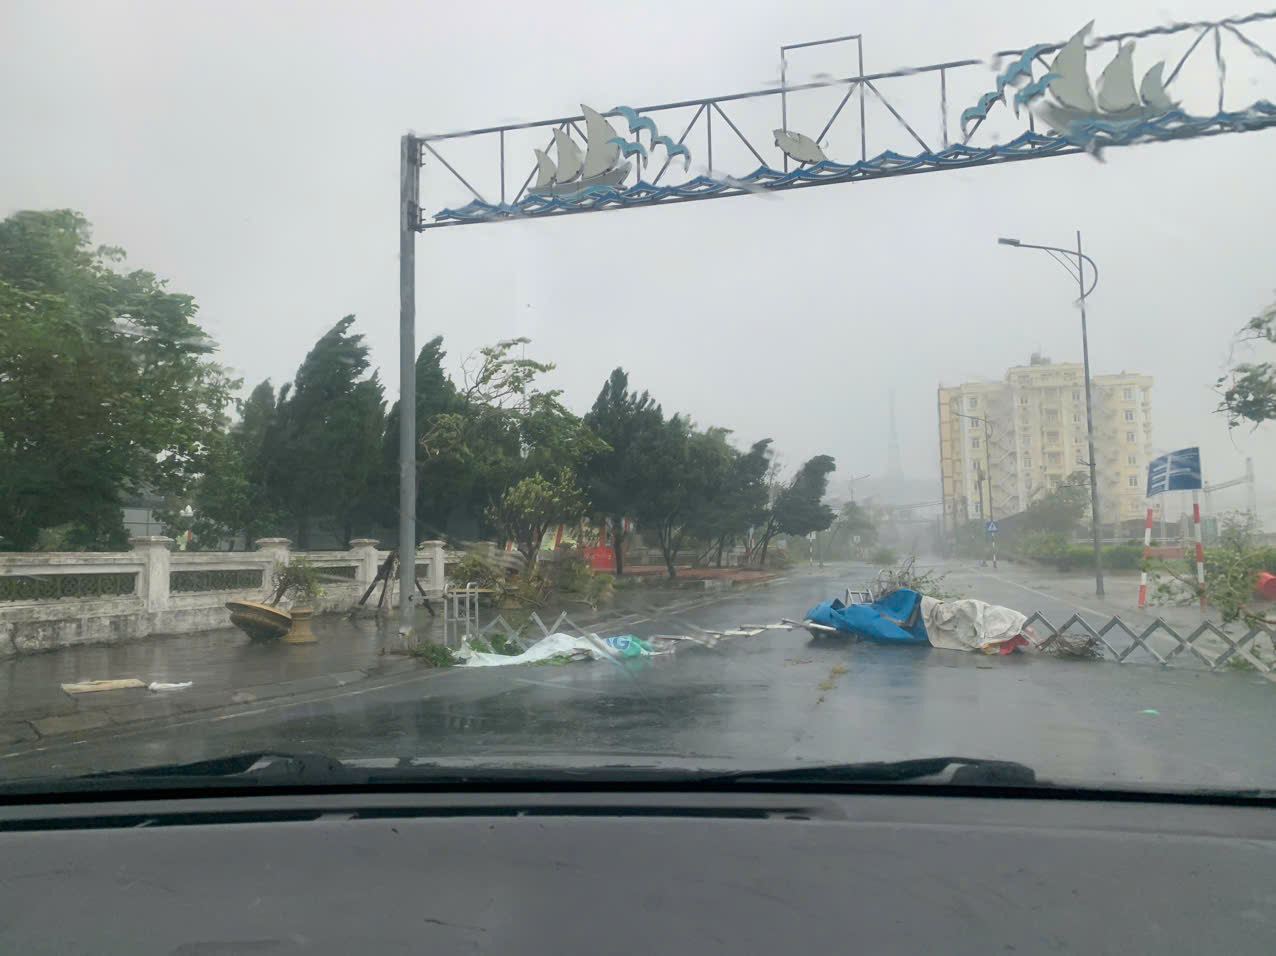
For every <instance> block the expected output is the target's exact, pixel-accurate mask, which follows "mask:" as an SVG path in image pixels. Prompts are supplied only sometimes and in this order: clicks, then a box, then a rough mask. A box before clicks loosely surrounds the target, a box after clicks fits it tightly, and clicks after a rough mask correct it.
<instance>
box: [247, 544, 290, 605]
mask: <svg viewBox="0 0 1276 956" xmlns="http://www.w3.org/2000/svg"><path fill="white" fill-rule="evenodd" d="M255 543H256V545H257V553H258V554H260V555H261V557H262V569H263V573H262V580H261V583H262V585H263V586H264V587H265V591H266V594H267V595H270V594H272V593H273V585H272V584H271V582H270V575H271V572H273V571H274V570H275V565H276V564H288V563H289V558H288V555H289V548H290V547H291V545H292V541H291V540H290V539H288V538H258V539H257V541H256V542H255Z"/></svg>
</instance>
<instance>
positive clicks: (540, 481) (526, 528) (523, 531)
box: [488, 468, 588, 567]
mask: <svg viewBox="0 0 1276 956" xmlns="http://www.w3.org/2000/svg"><path fill="white" fill-rule="evenodd" d="M587 511H588V502H587V501H586V499H585V496H584V494H583V493H582V492H581V490H580V488H579V487H578V486H577V484H576V477H575V475H574V474H573V473H572V471H571V469H569V468H560V469H558V470H557V471H556V472H552V473H551V474H550V476H549V477H546V476H544V475H541V474H535V475H529V476H528V477H526V478H523V479H522V480H521V481H519V482H518V483H517V484H516V485H514V486H513V487H511V488H509V489H508V490H506V491H505V492H504V493H503V494H502V495H501V496H500V497H499V498H498V499H497V500H496V503H495V504H493V505H491V506H490V507H489V508H488V519H489V520H490V521H491V522H492V524H493V525H495V526H496V527H497V528H499V529H500V530H501V531H502V532H503V533H504V534H505V536H506V537H507V538H508V539H509V540H511V541H514V542H515V543H516V544H517V546H518V549H519V551H521V552H522V553H523V555H524V556H525V557H526V558H527V561H528V566H529V567H532V566H535V564H536V562H537V560H538V559H539V558H540V552H541V542H542V541H543V540H544V538H545V534H546V532H547V531H549V529H550V528H552V527H553V526H555V525H558V524H564V523H569V522H573V521H577V520H578V519H580V518H582V517H584V515H585V514H586V512H587Z"/></svg>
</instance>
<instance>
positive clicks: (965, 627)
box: [922, 594, 1028, 651]
mask: <svg viewBox="0 0 1276 956" xmlns="http://www.w3.org/2000/svg"><path fill="white" fill-rule="evenodd" d="M922 621H923V623H925V625H926V636H927V637H929V638H930V642H931V644H932V645H934V646H935V647H946V648H948V649H950V650H955V651H982V650H985V649H989V650H991V649H993V648H994V647H995V646H996V645H999V644H1002V643H1004V642H1005V641H1008V640H1010V639H1011V638H1012V637H1014V636H1015V635H1017V634H1022V633H1023V629H1024V625H1025V624H1026V623H1027V621H1028V618H1027V616H1026V615H1023V614H1020V613H1019V612H1018V611H1016V610H1013V609H1012V608H1008V607H1002V606H1001V605H999V604H989V603H987V602H986V601H977V600H975V599H974V598H964V599H962V600H960V601H937V600H936V599H935V598H932V597H926V595H924V594H923V595H922ZM1024 636H1025V637H1027V636H1028V635H1026V634H1025V635H1024Z"/></svg>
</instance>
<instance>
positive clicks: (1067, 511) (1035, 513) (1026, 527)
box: [1015, 471, 1090, 537]
mask: <svg viewBox="0 0 1276 956" xmlns="http://www.w3.org/2000/svg"><path fill="white" fill-rule="evenodd" d="M1089 511H1090V478H1089V476H1088V475H1086V473H1085V472H1083V471H1074V472H1073V473H1072V474H1070V475H1068V477H1066V478H1064V479H1063V480H1062V481H1060V482H1059V484H1058V485H1056V486H1055V488H1054V489H1053V490H1052V491H1050V492H1049V493H1048V494H1045V495H1043V496H1042V497H1040V498H1038V499H1037V500H1036V501H1034V502H1032V504H1030V505H1028V507H1027V508H1025V509H1024V510H1023V512H1022V513H1021V515H1022V516H1021V518H1020V519H1019V520H1018V521H1017V522H1015V525H1016V529H1015V530H1016V532H1017V533H1023V534H1028V533H1031V532H1046V533H1049V534H1056V535H1063V536H1065V537H1066V536H1069V535H1071V534H1072V532H1073V531H1075V530H1076V528H1077V525H1078V524H1080V522H1081V519H1082V518H1084V517H1085V516H1086V514H1087V513H1089Z"/></svg>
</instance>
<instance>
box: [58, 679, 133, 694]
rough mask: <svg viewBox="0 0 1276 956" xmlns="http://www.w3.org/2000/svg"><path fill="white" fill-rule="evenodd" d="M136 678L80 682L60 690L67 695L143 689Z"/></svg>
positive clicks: (65, 685) (64, 685)
mask: <svg viewBox="0 0 1276 956" xmlns="http://www.w3.org/2000/svg"><path fill="white" fill-rule="evenodd" d="M145 686H146V685H145V684H143V683H142V682H141V681H140V680H138V679H137V678H136V677H126V678H122V679H121V680H81V681H76V682H75V683H72V684H63V685H62V689H63V690H64V691H66V692H67V693H68V694H92V693H94V692H96V691H99V690H126V689H128V688H130V687H145Z"/></svg>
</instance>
